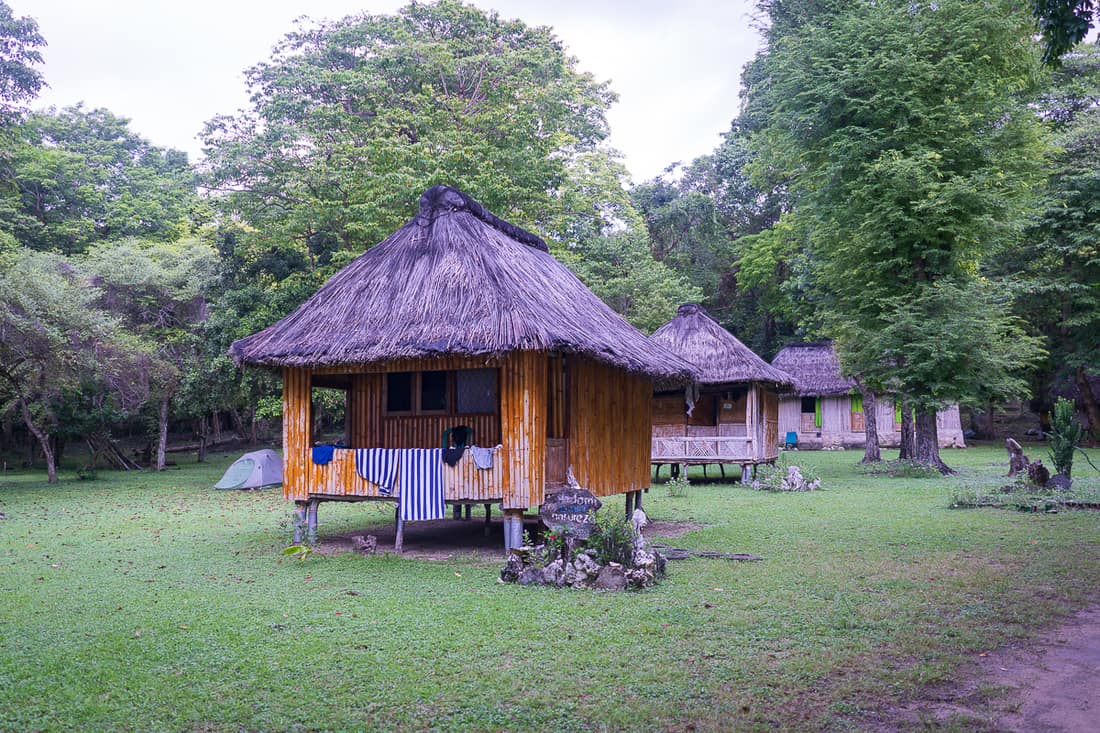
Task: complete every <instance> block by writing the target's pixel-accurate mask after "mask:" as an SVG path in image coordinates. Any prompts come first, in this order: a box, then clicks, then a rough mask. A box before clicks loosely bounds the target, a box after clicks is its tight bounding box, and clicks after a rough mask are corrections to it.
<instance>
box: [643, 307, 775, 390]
mask: <svg viewBox="0 0 1100 733" xmlns="http://www.w3.org/2000/svg"><path fill="white" fill-rule="evenodd" d="M650 338H651V339H652V340H653V341H654V342H655V343H658V344H660V345H661V346H664V347H665V348H666V349H668V350H669V351H671V352H672V353H674V354H676V355H677V356H679V357H682V358H683V359H685V360H687V361H688V362H690V363H691V365H692V367H693V368H694V372H695V380H696V381H697V382H699V383H700V384H731V383H736V382H764V383H769V384H772V385H775V386H776V387H782V388H790V387H791V385H792V380H791V377H790V375H788V374H786V373H785V372H783V371H782V370H780V369H777V368H775V367H773V366H772V365H770V364H768V362H766V361H764V360H763V359H761V358H760V357H759V356H757V355H756V354H755V353H754V352H753V351H752V349H750V348H749V347H747V346H745V345H744V344H743V343H741V341H740V340H739V339H738V338H737V337H736V336H734V335H733V334H732V333H730V332H729V331H727V330H726V329H724V328H722V327H721V326H720V325H718V322H717V321H715V320H714V319H713V318H711V317H710V314H709V313H707V312H706V310H705V309H704V308H703V307H702V306H699V305H696V304H695V303H685V304H683V305H681V306H680V307H679V308H678V309H677V311H676V317H675V318H673V319H672V320H671V321H669V322H668V323H666V324H665V325H663V326H661V327H660V328H658V329H657V330H656V331H654V332H653V335H652V336H650Z"/></svg>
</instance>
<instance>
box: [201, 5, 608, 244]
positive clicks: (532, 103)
mask: <svg viewBox="0 0 1100 733" xmlns="http://www.w3.org/2000/svg"><path fill="white" fill-rule="evenodd" d="M247 80H248V84H249V88H250V90H251V93H252V108H251V109H250V110H249V111H248V112H246V113H243V114H241V115H239V116H237V117H219V118H216V119H214V120H212V121H211V122H209V123H208V124H207V126H206V130H205V132H204V135H203V137H204V142H205V145H206V148H205V149H206V155H207V163H206V167H207V176H206V179H207V183H208V185H209V186H210V187H211V188H212V189H214V190H215V191H219V192H222V193H223V194H224V202H225V204H226V205H227V206H228V208H229V209H230V210H232V211H234V212H236V213H238V214H239V215H240V216H241V217H243V218H244V219H245V220H246V221H248V222H250V223H251V224H252V225H253V226H256V227H260V228H263V229H264V230H265V231H267V232H268V233H269V235H268V236H269V237H270V238H272V239H274V240H279V241H283V242H293V243H295V244H296V246H297V247H298V248H299V249H300V250H301V251H302V252H303V253H308V254H309V255H310V256H311V257H315V258H316V259H317V260H318V262H319V264H320V265H327V264H329V263H330V262H331V264H332V266H337V265H340V264H342V263H343V262H346V261H347V259H348V258H350V257H351V256H354V255H357V254H359V253H361V252H362V251H363V250H364V249H365V248H367V247H369V246H371V245H373V244H375V243H376V242H378V241H381V239H382V238H384V237H385V236H388V235H389V233H390V232H392V231H393V230H394V229H396V228H397V227H398V226H399V225H400V224H402V223H403V222H404V220H405V219H407V218H408V212H409V211H410V210H414V209H415V205H416V200H417V197H418V196H419V194H420V192H422V191H424V190H425V189H427V188H428V187H430V186H431V185H434V184H437V183H445V184H448V185H453V186H457V187H460V188H462V189H463V190H465V191H466V192H468V193H469V194H470V195H472V196H474V197H475V198H477V199H478V200H479V201H480V202H481V203H483V204H484V205H485V206H486V207H487V208H489V209H490V210H492V211H495V212H496V213H498V214H500V215H502V216H504V217H505V218H508V219H512V220H515V221H517V223H521V224H525V225H527V226H531V227H535V228H541V226H542V225H544V224H550V222H548V221H547V219H548V217H549V218H550V219H553V218H556V217H557V216H558V215H560V213H561V212H562V208H561V206H560V201H559V200H558V199H557V198H556V197H555V192H557V191H558V190H559V189H560V187H561V186H562V185H563V183H564V182H565V180H566V178H567V175H568V171H567V164H568V161H569V160H570V158H571V157H572V156H573V155H574V154H575V153H577V152H580V151H584V150H590V149H592V148H593V147H595V146H596V145H597V144H598V143H599V142H600V141H601V140H603V139H604V138H605V137H606V136H607V123H606V120H605V118H604V112H605V110H606V108H607V106H608V105H609V104H610V103H611V102H612V101H613V100H614V95H613V94H612V93H611V92H610V91H609V90H608V88H607V85H606V84H604V83H598V82H596V81H595V80H594V79H593V78H592V77H591V76H590V75H588V74H583V73H581V72H579V71H578V70H577V68H576V60H575V59H573V58H572V57H570V56H569V55H567V54H566V52H565V50H564V48H563V46H562V44H561V42H560V41H559V40H558V39H557V38H556V37H555V36H554V35H553V33H552V32H551V31H550V29H549V28H545V27H539V28H532V27H529V26H527V25H525V24H524V23H522V22H520V21H518V20H504V19H502V18H500V16H498V15H497V14H496V13H486V12H484V11H482V10H479V9H477V8H474V7H472V6H468V5H464V4H462V3H460V2H456V1H455V0H440V1H439V2H436V3H431V4H422V3H418V2H414V3H412V4H410V5H407V6H406V7H404V8H402V9H401V10H400V11H398V13H397V15H395V16H388V15H359V16H350V17H347V18H344V19H343V20H339V21H335V22H326V23H320V24H316V25H313V26H312V27H310V26H309V25H308V24H306V23H303V24H302V25H301V27H300V28H299V29H298V30H297V31H295V32H292V33H290V34H288V35H287V36H286V37H285V38H284V39H283V41H282V42H280V43H279V44H278V45H277V46H276V48H275V52H274V54H273V56H272V58H271V60H270V61H267V62H265V63H261V64H259V65H257V66H255V67H253V68H252V69H250V70H249V71H248V72H247ZM551 226H552V224H551ZM334 258H335V259H334Z"/></svg>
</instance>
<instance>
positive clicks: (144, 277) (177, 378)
mask: <svg viewBox="0 0 1100 733" xmlns="http://www.w3.org/2000/svg"><path fill="white" fill-rule="evenodd" d="M84 267H85V268H86V270H87V272H88V274H89V276H90V277H91V279H92V282H93V283H95V285H96V286H97V288H98V289H99V297H98V298H97V301H96V303H97V305H98V306H99V307H101V308H102V309H104V310H105V311H107V312H110V313H113V314H116V315H117V316H118V318H119V319H120V321H121V323H122V324H125V326H126V327H127V328H128V329H129V330H130V331H131V333H133V334H134V336H136V337H137V338H139V339H141V340H142V341H143V342H144V343H145V349H146V351H147V353H149V355H150V357H151V362H152V363H151V364H150V365H149V366H148V367H146V370H147V371H148V373H149V377H148V379H149V381H150V390H151V393H152V395H153V396H154V397H155V398H156V402H157V410H156V415H157V454H156V464H155V466H156V468H157V470H158V471H159V470H163V469H164V465H165V449H166V446H167V439H168V420H169V416H170V408H171V406H172V404H173V401H174V400H176V399H177V398H178V394H179V391H180V386H181V384H182V383H183V382H184V381H186V380H187V379H188V372H202V371H204V370H205V364H204V363H203V360H202V359H201V355H202V349H201V343H200V341H199V333H200V329H201V327H202V324H203V322H204V321H205V320H206V318H207V315H208V312H209V310H208V301H209V299H210V295H211V292H210V291H211V288H212V287H213V286H214V285H215V284H216V283H217V275H218V271H217V269H218V263H217V258H216V253H215V251H214V249H213V248H212V247H210V246H209V245H206V244H204V243H202V242H201V241H199V240H198V239H185V240H181V241H178V242H141V241H139V240H134V239H128V240H124V241H121V242H115V243H109V244H100V245H96V246H95V247H93V248H92V249H91V250H89V252H88V254H87V255H86V257H85V258H84ZM202 407H203V408H205V407H206V405H203V406H202ZM205 411H206V410H205V409H203V410H202V412H204V413H205Z"/></svg>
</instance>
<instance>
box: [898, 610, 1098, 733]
mask: <svg viewBox="0 0 1100 733" xmlns="http://www.w3.org/2000/svg"><path fill="white" fill-rule="evenodd" d="M964 676H965V679H964V680H960V681H959V682H957V683H956V684H954V685H950V686H948V687H946V688H940V689H937V690H934V691H933V692H932V693H930V694H929V695H928V696H926V697H925V698H924V699H922V700H917V701H914V702H912V703H910V704H906V705H902V706H899V707H898V708H895V709H893V710H891V711H890V712H889V714H888V716H883V718H880V722H882V723H886V725H884V726H882V727H883V728H885V729H891V730H898V729H901V730H905V729H911V728H922V729H928V728H933V729H934V728H935V727H936V726H938V725H943V726H946V727H951V726H956V728H957V727H961V728H962V729H964V730H978V731H1006V732H1011V733H1063V732H1065V733H1093V732H1094V731H1100V606H1091V607H1089V608H1087V609H1085V610H1083V611H1081V612H1079V613H1077V614H1076V615H1075V616H1073V617H1071V618H1070V619H1069V620H1068V621H1066V622H1065V623H1063V624H1062V625H1060V626H1058V627H1057V628H1056V629H1053V630H1052V631H1050V632H1047V633H1046V634H1043V635H1042V636H1041V638H1040V639H1039V640H1037V641H1036V642H1034V643H1032V644H1029V645H1027V646H1024V647H1012V648H1006V649H1000V650H997V651H995V652H990V653H988V654H985V655H979V656H978V657H977V659H976V660H975V664H974V667H973V668H971V669H970V670H966V671H964ZM887 717H891V718H893V721H892V723H891V722H888V721H887V720H886V718H887ZM930 724H931V725H930ZM956 728H952V729H956Z"/></svg>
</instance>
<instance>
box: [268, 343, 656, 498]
mask: <svg viewBox="0 0 1100 733" xmlns="http://www.w3.org/2000/svg"><path fill="white" fill-rule="evenodd" d="M486 366H492V367H496V368H498V369H499V383H498V393H499V396H500V415H499V416H497V415H461V416H454V415H450V416H446V415H412V416H408V415H404V416H392V417H387V416H385V415H383V412H382V400H383V394H384V386H385V381H384V373H385V372H389V371H416V370H436V369H438V370H450V369H463V368H484V367H486ZM371 368H372V369H374V371H372V372H366V373H354V370H355V369H356V367H344V368H342V369H339V370H336V369H324V370H318V373H324V374H338V373H352V379H351V386H350V388H349V390H348V410H349V412H351V413H352V415H351V418H350V420H349V431H348V434H349V438H350V440H351V441H352V446H350V448H355V447H387V448H397V447H424V448H436V447H439V445H440V434H441V431H442V430H443V429H444V428H446V427H452V426H453V425H454V424H457V423H458V422H461V423H464V424H468V425H470V426H471V427H473V428H474V442H475V443H476V444H477V445H482V446H493V445H497V444H500V445H501V448H500V450H499V451H498V452H497V454H496V457H495V460H494V465H493V469H492V470H490V471H484V470H478V469H476V468H474V467H473V465H472V463H471V460H472V459H471V458H470V455H469V453H467V454H466V455H465V456H463V459H462V461H461V462H460V463H459V465H458V466H457V467H456V468H453V469H451V468H447V467H444V489H445V497H446V499H448V500H472V501H479V500H485V501H490V500H492V501H501V502H502V504H503V506H504V508H506V509H511V508H514V509H526V508H530V507H536V506H538V505H539V504H541V503H542V501H543V498H544V496H545V488H546V483H547V460H548V458H549V459H550V460H551V461H552V462H553V464H554V469H555V470H554V471H552V473H554V474H558V473H559V472H560V469H561V464H562V463H563V462H564V463H565V464H566V465H571V466H572V467H573V470H574V473H575V474H576V477H577V480H578V481H579V482H580V483H581V485H582V486H585V487H586V488H589V489H590V490H591V491H592V492H593V493H594V494H596V495H598V496H609V495H613V494H618V493H624V492H627V491H636V490H639V489H645V488H648V487H649V483H650V473H649V449H650V433H651V430H652V395H653V385H652V383H651V382H650V381H649V380H648V379H645V378H641V377H636V376H632V375H627V374H625V373H623V372H622V371H620V370H617V369H612V368H610V367H606V366H603V365H601V364H598V363H596V362H593V361H590V360H587V359H582V358H578V357H567V358H566V368H565V369H564V370H563V369H562V368H561V362H560V361H559V362H558V364H557V366H555V365H554V360H551V359H549V358H548V355H547V354H545V353H539V352H519V353H515V354H512V355H509V356H508V357H507V358H504V359H497V360H491V361H486V360H484V359H435V360H426V361H424V362H415V361H404V362H393V363H390V364H386V365H381V366H371ZM310 379H311V373H310V371H309V370H306V369H286V370H284V374H283V410H284V412H283V414H284V420H283V452H284V484H283V493H284V496H286V498H287V499H294V500H304V499H306V498H308V496H309V495H310V494H321V495H331V496H355V497H365V498H366V497H376V496H382V495H381V494H380V493H379V490H378V487H377V486H375V485H374V484H371V483H369V482H367V481H365V480H364V479H362V478H361V477H359V475H358V474H357V472H356V470H355V464H354V451H353V450H339V449H338V450H337V451H336V453H335V457H334V459H333V461H332V462H331V463H329V464H326V465H325V466H317V465H316V464H314V463H313V461H312V459H311V450H310V449H311V441H310V433H309V418H310V416H309V409H310V408H309V405H310V396H311V392H310ZM554 401H557V404H556V405H555V404H554ZM555 408H560V409H555ZM549 431H560V432H561V433H563V437H561V438H553V439H548V432H549ZM548 440H549V442H552V443H553V445H552V446H551V449H548ZM553 478H555V479H559V477H558V476H557V475H555V476H554V477H553Z"/></svg>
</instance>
